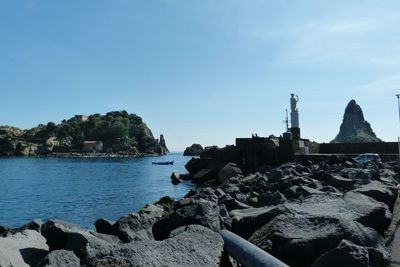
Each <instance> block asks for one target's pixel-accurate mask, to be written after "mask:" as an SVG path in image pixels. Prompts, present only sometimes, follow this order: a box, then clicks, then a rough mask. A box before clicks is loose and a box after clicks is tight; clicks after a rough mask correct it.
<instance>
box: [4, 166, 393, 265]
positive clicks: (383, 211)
mask: <svg viewBox="0 0 400 267" xmlns="http://www.w3.org/2000/svg"><path fill="white" fill-rule="evenodd" d="M399 181H400V175H399V168H398V165H397V163H391V164H383V165H378V164H375V163H373V162H369V163H367V164H365V165H364V166H356V165H354V164H353V163H351V162H348V161H346V162H337V161H336V162H335V161H322V162H319V163H312V162H307V163H304V164H302V165H300V164H298V163H287V164H284V165H281V166H280V167H277V168H269V167H266V168H264V169H263V170H260V171H259V172H255V173H251V174H246V175H243V174H235V175H234V176H232V177H230V178H228V179H227V180H226V181H225V182H223V183H222V184H219V185H213V186H203V187H199V188H197V189H193V190H191V191H190V192H189V193H188V194H187V195H186V196H185V197H184V198H182V199H180V200H177V201H175V200H174V199H172V198H169V197H163V198H161V199H160V200H159V201H157V202H155V203H153V204H148V205H146V206H145V207H144V208H143V209H141V210H140V211H138V212H137V213H132V214H128V215H126V216H123V217H121V218H120V219H119V220H117V221H116V222H111V221H108V220H105V219H99V220H97V221H96V222H95V228H96V231H91V230H86V229H83V228H81V227H79V226H76V225H72V224H69V223H66V222H62V221H58V220H50V221H47V222H45V223H41V222H40V221H34V222H31V223H29V224H27V225H25V226H23V227H21V228H18V229H9V228H6V227H0V235H1V236H2V237H1V238H0V266H219V264H220V258H221V254H222V250H223V241H222V239H221V237H220V235H219V234H218V231H219V230H221V229H228V230H230V231H232V232H234V233H236V234H238V235H240V236H242V237H243V238H245V239H247V240H249V241H250V242H252V243H254V244H255V245H257V246H259V247H260V248H262V249H263V250H265V251H267V252H268V253H270V254H272V255H274V256H275V257H277V258H278V259H280V260H281V261H283V262H285V263H286V264H288V265H289V266H291V267H309V266H312V267H322V266H325V267H326V266H328V267H329V266H375V267H379V266H389V263H390V257H391V242H392V239H393V235H394V231H393V229H396V225H397V223H398V217H399V216H398V215H396V216H392V212H393V208H394V203H395V201H396V199H397V194H398V192H397V186H398V184H399ZM396 218H397V219H396ZM391 221H392V222H391Z"/></svg>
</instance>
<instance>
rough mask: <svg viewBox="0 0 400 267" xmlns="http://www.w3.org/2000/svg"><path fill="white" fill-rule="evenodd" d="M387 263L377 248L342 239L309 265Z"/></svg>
mask: <svg viewBox="0 0 400 267" xmlns="http://www.w3.org/2000/svg"><path fill="white" fill-rule="evenodd" d="M389 264H390V262H389V260H388V258H387V257H386V256H385V255H384V254H383V253H382V252H380V251H379V250H376V249H374V248H370V247H362V246H358V245H355V244H354V243H352V242H351V241H348V240H342V242H340V244H339V246H338V247H337V248H334V249H332V250H330V251H328V252H327V253H325V254H323V255H322V256H321V257H319V258H318V259H317V261H316V262H314V264H313V265H312V266H311V267H337V266H351V267H385V266H389Z"/></svg>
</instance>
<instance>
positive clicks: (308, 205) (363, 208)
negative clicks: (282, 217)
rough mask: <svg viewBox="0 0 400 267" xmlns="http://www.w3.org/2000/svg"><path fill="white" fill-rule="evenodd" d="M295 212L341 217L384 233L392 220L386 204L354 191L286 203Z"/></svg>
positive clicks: (312, 196)
mask: <svg viewBox="0 0 400 267" xmlns="http://www.w3.org/2000/svg"><path fill="white" fill-rule="evenodd" d="M283 205H284V206H285V207H286V208H287V210H289V211H291V212H292V213H293V214H303V215H316V216H324V217H326V216H328V217H329V216H332V215H335V216H337V217H341V218H344V219H347V220H352V221H357V222H360V223H362V224H363V225H364V226H367V227H372V228H374V229H375V230H377V231H378V232H379V233H381V234H383V233H384V231H385V230H386V228H387V226H388V225H389V222H390V217H391V215H390V212H389V208H388V206H387V205H386V204H384V203H382V202H378V201H376V200H374V199H373V198H370V197H368V196H365V195H363V194H360V193H354V192H352V191H350V192H347V193H346V194H344V195H343V196H342V197H341V196H338V195H336V194H332V193H327V194H314V195H311V196H310V197H308V198H306V199H304V201H303V202H302V203H285V204H283Z"/></svg>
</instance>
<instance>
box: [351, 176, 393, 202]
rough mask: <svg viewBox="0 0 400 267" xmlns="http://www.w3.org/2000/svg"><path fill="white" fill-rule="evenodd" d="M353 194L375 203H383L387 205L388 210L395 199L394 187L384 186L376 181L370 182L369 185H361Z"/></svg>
mask: <svg viewBox="0 0 400 267" xmlns="http://www.w3.org/2000/svg"><path fill="white" fill-rule="evenodd" d="M354 192H358V193H361V194H364V195H366V196H369V197H372V198H373V199H375V200H377V201H380V202H383V203H385V204H386V205H388V206H389V208H390V209H393V205H394V202H395V201H396V197H397V190H396V189H395V188H394V187H391V186H388V185H385V184H383V183H381V182H378V181H372V182H371V183H369V184H364V185H361V186H360V187H359V188H357V189H356V190H354Z"/></svg>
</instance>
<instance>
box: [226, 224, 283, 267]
mask: <svg viewBox="0 0 400 267" xmlns="http://www.w3.org/2000/svg"><path fill="white" fill-rule="evenodd" d="M219 233H220V234H221V236H222V238H223V239H224V243H225V245H224V248H225V249H226V251H227V252H228V253H229V255H231V256H232V257H233V258H234V259H235V260H236V261H238V262H239V263H240V264H241V265H242V266H244V267H289V266H288V265H286V264H285V263H283V262H281V261H280V260H278V259H277V258H275V257H273V256H272V255H270V254H269V253H267V252H266V251H264V250H262V249H261V248H259V247H257V246H255V245H253V244H252V243H250V242H249V241H247V240H245V239H243V238H241V237H240V236H238V235H236V234H234V233H232V232H230V231H227V230H221V231H220V232H219Z"/></svg>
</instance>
